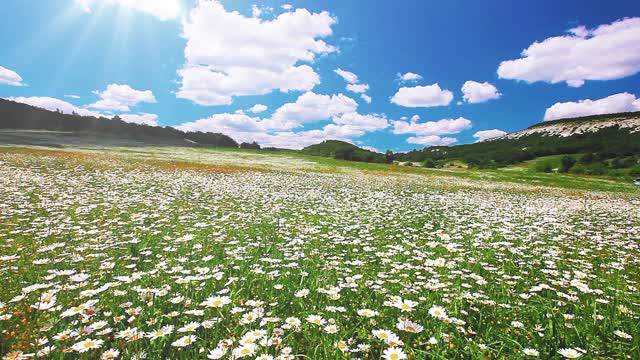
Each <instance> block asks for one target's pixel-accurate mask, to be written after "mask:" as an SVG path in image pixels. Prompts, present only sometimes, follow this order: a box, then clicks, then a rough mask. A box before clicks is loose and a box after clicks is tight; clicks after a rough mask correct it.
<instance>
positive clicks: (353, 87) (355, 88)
mask: <svg viewBox="0 0 640 360" xmlns="http://www.w3.org/2000/svg"><path fill="white" fill-rule="evenodd" d="M347 90H349V91H351V92H354V93H358V94H362V93H366V92H367V90H369V85H367V84H349V85H347Z"/></svg>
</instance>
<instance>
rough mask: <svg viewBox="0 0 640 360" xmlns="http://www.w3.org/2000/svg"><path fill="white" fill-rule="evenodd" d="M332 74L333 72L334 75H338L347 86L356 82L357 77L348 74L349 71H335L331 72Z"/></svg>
mask: <svg viewBox="0 0 640 360" xmlns="http://www.w3.org/2000/svg"><path fill="white" fill-rule="evenodd" d="M333 72H335V73H336V74H338V75H340V76H341V77H342V78H343V79H344V81H346V82H348V83H349V84H355V83H357V82H358V75H356V74H354V73H352V72H350V71H346V70H342V69H335V70H333Z"/></svg>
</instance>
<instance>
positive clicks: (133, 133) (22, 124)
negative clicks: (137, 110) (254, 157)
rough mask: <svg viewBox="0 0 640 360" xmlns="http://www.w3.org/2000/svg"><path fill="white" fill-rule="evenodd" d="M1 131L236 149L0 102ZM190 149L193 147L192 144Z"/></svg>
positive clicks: (214, 136)
mask: <svg viewBox="0 0 640 360" xmlns="http://www.w3.org/2000/svg"><path fill="white" fill-rule="evenodd" d="M0 128H4V129H25V130H50V131H87V132H95V133H103V134H110V135H118V136H122V137H126V138H132V139H137V140H146V139H152V140H154V141H162V140H169V141H173V142H176V141H182V142H185V143H186V142H188V141H191V142H195V143H197V145H205V146H216V147H236V148H237V147H238V143H237V142H236V141H235V140H233V139H232V138H230V137H229V136H227V135H224V134H218V133H208V132H207V133H204V132H200V131H198V132H184V131H180V130H178V129H175V128H172V127H168V126H166V127H162V126H149V125H140V124H132V123H127V122H125V121H122V120H120V119H119V118H118V117H117V116H116V117H114V118H113V119H108V118H105V117H100V118H98V117H93V116H80V115H78V114H75V113H74V114H63V113H62V112H59V111H49V110H45V109H41V108H38V107H35V106H31V105H27V104H22V103H17V102H14V101H9V100H5V99H0ZM192 145H195V144H193V143H192Z"/></svg>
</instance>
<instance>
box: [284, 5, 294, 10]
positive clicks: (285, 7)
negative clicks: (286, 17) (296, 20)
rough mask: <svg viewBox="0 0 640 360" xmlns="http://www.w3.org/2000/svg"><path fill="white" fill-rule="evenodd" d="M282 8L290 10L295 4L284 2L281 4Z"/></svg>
mask: <svg viewBox="0 0 640 360" xmlns="http://www.w3.org/2000/svg"><path fill="white" fill-rule="evenodd" d="M281 8H282V9H284V10H287V11H289V10H291V9H293V5H291V4H284V5H282V6H281Z"/></svg>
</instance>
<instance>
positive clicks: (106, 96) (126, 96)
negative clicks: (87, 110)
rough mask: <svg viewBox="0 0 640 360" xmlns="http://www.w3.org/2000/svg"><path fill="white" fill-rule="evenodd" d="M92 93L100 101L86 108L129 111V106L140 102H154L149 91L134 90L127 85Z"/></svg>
mask: <svg viewBox="0 0 640 360" xmlns="http://www.w3.org/2000/svg"><path fill="white" fill-rule="evenodd" d="M93 93H94V94H96V95H98V96H99V97H100V98H101V100H98V101H97V102H95V103H93V104H90V105H88V107H91V108H94V109H101V110H116V111H129V107H130V106H135V105H137V104H139V103H141V102H146V103H155V102H156V98H155V96H153V93H152V92H151V90H145V91H140V90H135V89H132V88H131V87H130V86H129V85H119V84H110V85H108V86H107V89H106V90H104V91H98V90H95V91H94V92H93Z"/></svg>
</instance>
